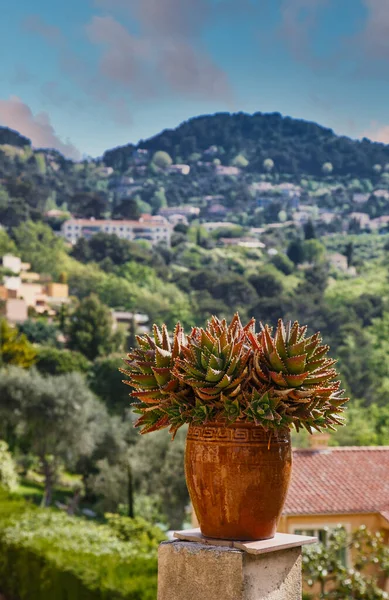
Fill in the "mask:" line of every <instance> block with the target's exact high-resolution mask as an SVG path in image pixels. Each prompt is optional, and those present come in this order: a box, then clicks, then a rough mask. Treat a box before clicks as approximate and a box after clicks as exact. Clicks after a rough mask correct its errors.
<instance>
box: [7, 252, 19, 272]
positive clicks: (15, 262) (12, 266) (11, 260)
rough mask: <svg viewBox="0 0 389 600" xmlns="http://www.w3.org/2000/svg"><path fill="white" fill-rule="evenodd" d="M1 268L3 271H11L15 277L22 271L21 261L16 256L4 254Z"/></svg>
mask: <svg viewBox="0 0 389 600" xmlns="http://www.w3.org/2000/svg"><path fill="white" fill-rule="evenodd" d="M3 267H4V269H8V271H12V273H15V275H18V274H19V273H20V271H21V270H22V261H21V260H20V258H19V257H18V256H13V254H4V256H3Z"/></svg>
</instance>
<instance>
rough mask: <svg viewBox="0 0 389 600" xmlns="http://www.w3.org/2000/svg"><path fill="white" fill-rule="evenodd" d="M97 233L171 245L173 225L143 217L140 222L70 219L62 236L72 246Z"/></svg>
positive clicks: (63, 227) (154, 218) (157, 218)
mask: <svg viewBox="0 0 389 600" xmlns="http://www.w3.org/2000/svg"><path fill="white" fill-rule="evenodd" d="M96 233H108V234H113V235H117V236H118V237H119V238H121V239H124V240H129V241H137V240H146V241H148V242H151V244H152V245H154V244H158V243H159V242H164V243H165V244H167V245H170V238H171V234H172V226H171V224H170V223H169V222H168V221H167V220H166V219H165V218H163V217H160V216H158V217H151V216H150V215H143V216H142V217H141V218H140V219H139V221H125V220H122V221H115V220H111V219H101V220H98V219H69V220H68V221H65V223H63V225H62V236H63V237H64V238H65V239H66V240H67V241H68V242H70V243H71V244H75V243H76V242H77V241H78V240H79V239H80V238H86V239H89V238H91V237H92V236H93V235H95V234H96Z"/></svg>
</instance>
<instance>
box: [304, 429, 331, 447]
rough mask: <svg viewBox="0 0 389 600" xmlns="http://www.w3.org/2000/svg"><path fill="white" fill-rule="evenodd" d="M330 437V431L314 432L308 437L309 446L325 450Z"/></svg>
mask: <svg viewBox="0 0 389 600" xmlns="http://www.w3.org/2000/svg"><path fill="white" fill-rule="evenodd" d="M330 439H331V434H330V433H325V432H322V433H314V434H312V435H311V436H310V437H309V447H310V449H311V450H325V449H326V448H328V445H329V441H330Z"/></svg>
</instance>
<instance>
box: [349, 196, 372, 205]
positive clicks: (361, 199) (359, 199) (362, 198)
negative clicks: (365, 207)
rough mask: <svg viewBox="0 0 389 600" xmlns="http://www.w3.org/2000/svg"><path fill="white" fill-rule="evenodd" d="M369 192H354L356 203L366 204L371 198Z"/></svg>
mask: <svg viewBox="0 0 389 600" xmlns="http://www.w3.org/2000/svg"><path fill="white" fill-rule="evenodd" d="M369 197H370V195H369V194H353V202H354V203H355V204H365V202H367V201H368V200H369Z"/></svg>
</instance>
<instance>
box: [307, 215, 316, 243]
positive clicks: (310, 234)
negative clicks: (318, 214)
mask: <svg viewBox="0 0 389 600" xmlns="http://www.w3.org/2000/svg"><path fill="white" fill-rule="evenodd" d="M304 237H305V239H306V240H313V239H314V238H315V237H316V231H315V226H314V224H313V223H312V220H311V219H309V221H307V222H306V223H304Z"/></svg>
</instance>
